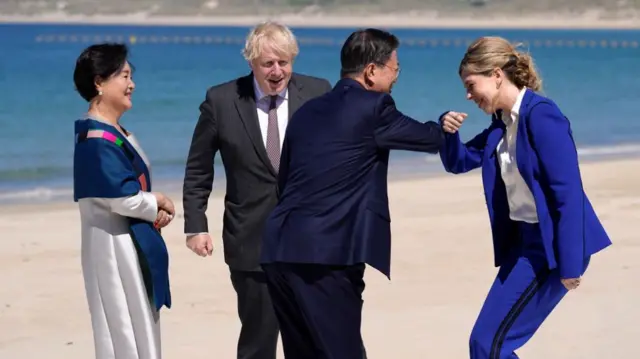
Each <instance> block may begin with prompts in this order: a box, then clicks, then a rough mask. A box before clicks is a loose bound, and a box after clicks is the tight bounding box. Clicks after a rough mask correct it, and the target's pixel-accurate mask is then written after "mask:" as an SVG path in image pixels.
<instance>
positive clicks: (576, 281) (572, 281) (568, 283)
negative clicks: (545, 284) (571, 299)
mask: <svg viewBox="0 0 640 359" xmlns="http://www.w3.org/2000/svg"><path fill="white" fill-rule="evenodd" d="M560 281H561V282H562V285H564V287H565V288H567V290H573V289H576V288H578V286H579V285H580V278H567V279H560Z"/></svg>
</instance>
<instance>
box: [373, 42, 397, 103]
mask: <svg viewBox="0 0 640 359" xmlns="http://www.w3.org/2000/svg"><path fill="white" fill-rule="evenodd" d="M399 74H400V63H399V62H398V52H397V51H396V50H394V51H393V52H392V53H391V56H389V60H388V61H387V62H386V63H385V64H384V65H382V66H380V65H376V64H369V66H368V67H367V69H366V70H365V72H364V76H365V79H366V81H367V82H368V83H369V84H370V88H371V89H372V90H374V91H378V92H384V93H389V94H390V93H391V91H392V89H393V85H395V83H396V82H397V81H398V75H399Z"/></svg>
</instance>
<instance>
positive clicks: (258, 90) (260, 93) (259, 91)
mask: <svg viewBox="0 0 640 359" xmlns="http://www.w3.org/2000/svg"><path fill="white" fill-rule="evenodd" d="M253 90H254V92H255V96H256V102H259V101H260V100H262V99H263V98H265V97H267V95H266V94H265V93H264V92H263V91H262V89H261V88H260V85H258V81H256V78H255V77H254V78H253ZM278 97H280V98H282V99H285V100H287V99H288V98H289V89H288V87H285V88H284V90H282V91H280V93H279V94H278Z"/></svg>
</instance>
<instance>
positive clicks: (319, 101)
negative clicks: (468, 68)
mask: <svg viewBox="0 0 640 359" xmlns="http://www.w3.org/2000/svg"><path fill="white" fill-rule="evenodd" d="M443 141H444V133H443V131H442V129H441V126H440V125H439V124H438V123H437V122H435V121H429V122H426V123H421V122H418V121H416V120H414V119H412V118H410V117H407V116H405V115H403V114H402V113H401V112H400V111H398V110H397V109H396V106H395V103H394V101H393V99H392V98H391V96H390V95H388V94H385V93H379V92H374V91H367V90H365V89H364V88H363V87H362V86H361V85H360V84H359V83H358V82H357V81H354V80H352V79H342V80H340V81H339V82H338V83H337V84H336V86H335V87H334V88H333V90H332V91H330V92H328V93H326V94H324V95H322V96H320V97H316V98H315V99H312V100H309V101H307V102H306V103H305V104H304V105H302V107H300V109H298V111H296V113H295V114H294V115H293V117H292V118H291V120H290V121H289V125H288V126H287V131H286V136H285V139H284V145H283V149H282V157H281V161H280V172H279V176H278V180H279V181H278V182H279V184H278V185H279V189H280V198H279V201H278V204H277V206H276V207H275V209H274V210H273V211H272V212H271V215H270V216H269V218H268V219H267V222H266V227H265V233H264V237H263V246H262V260H261V262H262V263H263V264H266V263H273V262H283V263H312V264H325V265H352V264H358V263H368V264H369V265H371V266H372V267H374V268H376V269H378V270H379V271H381V272H382V273H384V274H385V275H386V276H387V277H389V276H390V273H389V272H390V259H391V229H390V215H389V202H388V197H387V166H388V162H389V150H391V149H400V150H409V151H420V152H428V153H437V151H438V149H439V148H440V147H441V145H442V143H443Z"/></svg>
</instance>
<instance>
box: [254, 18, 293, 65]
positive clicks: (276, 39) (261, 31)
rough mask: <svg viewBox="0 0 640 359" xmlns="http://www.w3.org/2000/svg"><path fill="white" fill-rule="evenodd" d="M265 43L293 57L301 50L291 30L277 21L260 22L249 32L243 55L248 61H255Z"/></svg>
mask: <svg viewBox="0 0 640 359" xmlns="http://www.w3.org/2000/svg"><path fill="white" fill-rule="evenodd" d="M265 45H266V46H269V47H270V48H271V49H272V50H273V51H274V52H276V53H278V54H281V55H287V56H291V58H292V59H294V58H295V57H296V56H297V55H298V52H299V49H298V42H297V40H296V37H295V36H294V35H293V33H292V32H291V30H290V29H289V28H288V27H287V26H285V25H283V24H281V23H278V22H275V21H266V22H263V23H260V24H258V25H257V26H256V27H254V28H253V29H252V30H251V31H250V32H249V34H248V35H247V39H246V42H245V45H244V49H243V50H242V55H243V56H244V58H245V59H246V60H247V61H253V60H255V59H256V58H258V57H260V54H261V53H262V51H263V49H264V47H265Z"/></svg>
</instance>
